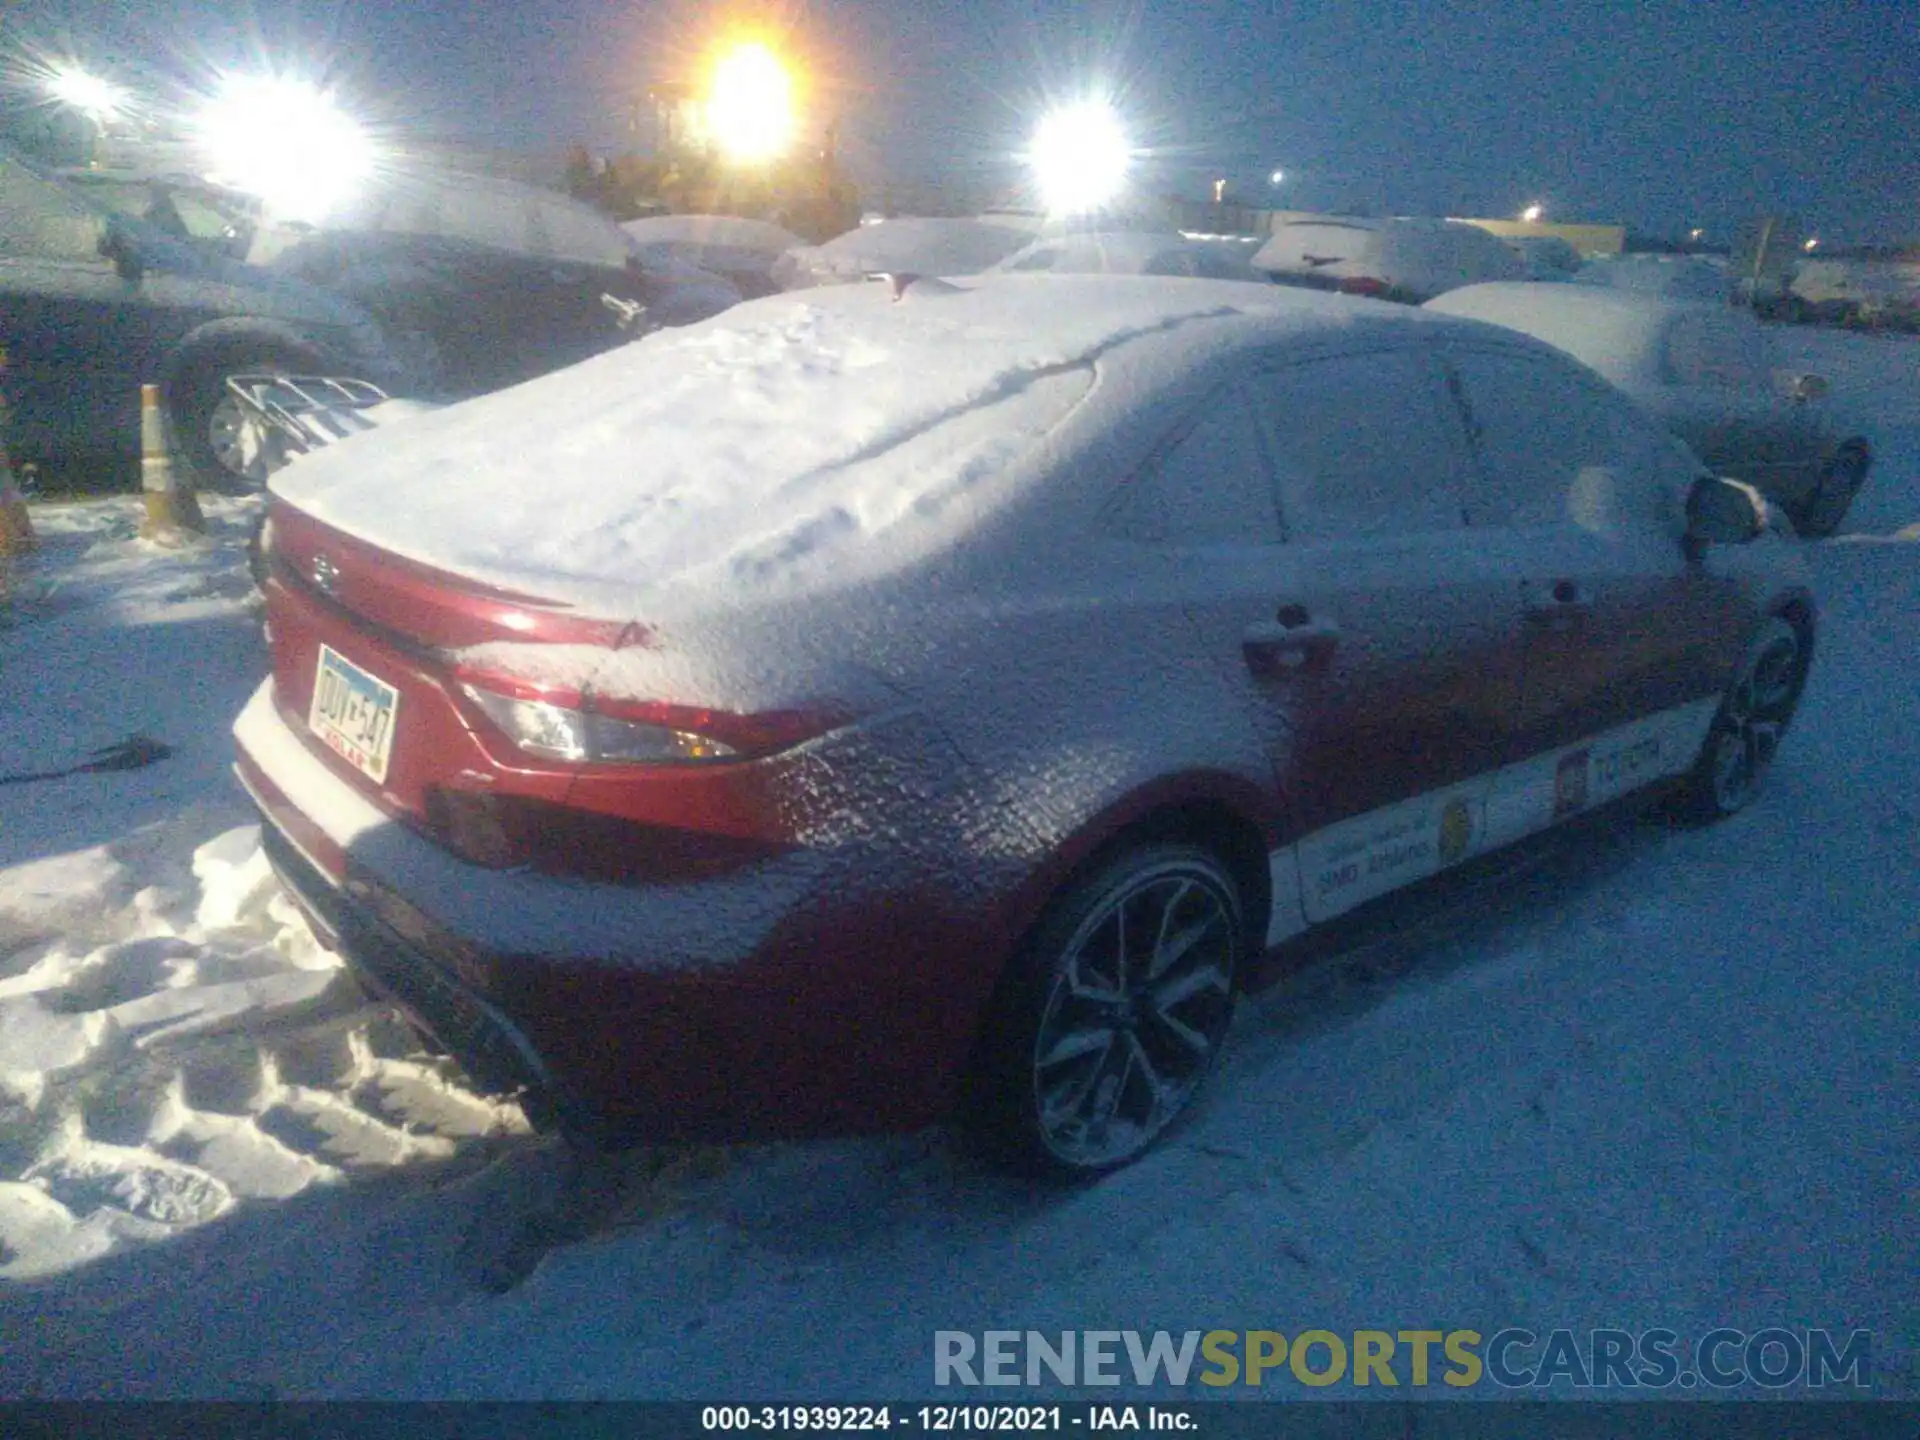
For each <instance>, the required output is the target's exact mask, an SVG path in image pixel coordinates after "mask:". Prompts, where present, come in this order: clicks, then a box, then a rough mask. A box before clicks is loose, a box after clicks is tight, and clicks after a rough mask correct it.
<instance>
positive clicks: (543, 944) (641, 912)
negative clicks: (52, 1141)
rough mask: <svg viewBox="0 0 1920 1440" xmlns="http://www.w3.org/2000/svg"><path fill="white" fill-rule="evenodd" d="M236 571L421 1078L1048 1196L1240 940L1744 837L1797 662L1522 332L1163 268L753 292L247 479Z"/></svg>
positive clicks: (1150, 1072)
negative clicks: (1615, 855)
mask: <svg viewBox="0 0 1920 1440" xmlns="http://www.w3.org/2000/svg"><path fill="white" fill-rule="evenodd" d="M264 553H265V561H266V569H267V572H268V574H267V580H266V593H267V613H268V627H269V633H270V638H271V642H272V649H273V676H272V679H271V680H270V681H268V682H267V683H266V684H263V685H262V686H261V688H260V690H259V692H258V693H257V694H256V695H255V696H254V698H253V700H252V702H251V703H250V704H249V705H248V706H247V708H246V710H245V711H244V713H243V714H242V715H241V716H240V718H239V720H238V722H237V725H236V728H235V734H236V737H237V739H238V742H239V750H240V755H239V765H238V771H239V775H240V778H241V781H242V782H243V784H244V785H245V787H246V789H247V791H248V792H249V793H250V794H251V795H252V797H253V799H254V800H255V801H256V802H257V804H258V806H259V808H260V811H261V813H262V815H263V816H264V818H265V821H266V824H265V827H264V833H265V837H266V843H267V847H268V851H269V854H270V855H271V857H272V859H273V862H274V864H275V866H276V867H277V869H278V871H279V873H280V875H281V877H282V879H283V881H284V882H285V884H286V886H287V888H288V890H289V891H290V892H291V893H292V894H293V895H294V896H295V897H296V898H297V899H298V900H299V901H300V903H301V904H302V905H303V907H304V908H305V910H306V911H307V913H308V915H309V916H310V918H311V919H312V921H313V923H314V925H315V927H316V928H317V929H318V930H319V931H320V933H321V935H322V936H323V938H324V939H326V941H327V942H328V943H329V944H331V945H333V946H335V947H336V948H337V949H339V950H340V951H341V953H343V954H344V955H346V956H347V957H348V958H349V960H350V961H351V962H352V964H353V965H354V966H355V968H356V969H357V970H358V972H359V973H360V974H361V975H362V976H363V977H364V978H365V979H366V980H367V981H368V982H370V984H371V985H372V986H373V987H375V988H376V989H378V990H379V991H382V992H385V993H386V994H388V995H390V996H391V997H392V998H393V999H394V1000H395V1001H396V1002H398V1004H399V1005H400V1006H401V1007H402V1008H403V1009H405V1010H406V1011H407V1012H408V1013H409V1014H410V1015H411V1016H412V1017H413V1018H414V1020H415V1021H416V1022H417V1023H418V1025H419V1026H420V1027H421V1028H422V1029H423V1030H425V1031H426V1032H427V1033H428V1034H429V1035H430V1036H431V1037H433V1038H435V1039H437V1040H438V1041H439V1042H440V1043H442V1044H443V1045H444V1046H445V1047H446V1048H447V1049H448V1050H450V1051H451V1052H452V1053H453V1054H455V1055H456V1056H458V1057H459V1058H460V1059H461V1060H462V1061H463V1062H464V1064H465V1065H466V1067H467V1068H468V1069H469V1071H470V1072H471V1073H472V1075H473V1077H474V1078H475V1079H476V1080H477V1081H478V1082H480V1083H481V1084H483V1085H485V1086H489V1087H493V1088H497V1089H499V1090H501V1091H517V1092H519V1093H520V1094H521V1095H522V1096H523V1098H524V1100H525V1102H526V1104H527V1106H528V1108H529V1110H530V1112H531V1113H532V1114H533V1115H534V1116H535V1118H536V1120H537V1121H540V1122H543V1123H549V1124H554V1125H557V1126H558V1127H560V1128H561V1129H562V1130H563V1131H565V1132H567V1133H570V1134H574V1135H578V1136H591V1137H594V1138H595V1139H597V1140H601V1141H603V1142H604V1141H609V1140H612V1141H620V1140H646V1139H690V1138H707V1139H721V1138H749V1137H767V1136H776V1135H796V1134H820V1133H829V1132H840V1133H846V1132H857V1131H873V1130H880V1129H889V1128H904V1127H913V1126H919V1125H922V1124H925V1123H928V1122H932V1121H935V1120H938V1119H941V1118H944V1117H948V1116H953V1115H956V1114H957V1115H959V1116H960V1117H963V1118H964V1119H965V1121H966V1122H967V1123H969V1124H970V1125H971V1126H973V1127H974V1128H975V1129H977V1131H978V1132H979V1133H981V1134H982V1135H984V1136H987V1137H988V1138H990V1139H992V1140H993V1141H995V1142H996V1143H997V1146H998V1148H999V1149H1000V1151H1001V1152H1002V1153H1003V1154H1004V1155H1006V1156H1007V1157H1008V1158H1009V1159H1011V1160H1015V1161H1019V1162H1023V1163H1025V1164H1027V1165H1029V1166H1032V1167H1037V1168H1040V1169H1044V1170H1053V1171H1056V1172H1065V1173H1068V1174H1093V1173H1098V1172H1101V1171H1104V1170H1107V1169H1111V1168H1112V1167H1114V1166H1117V1165H1120V1164H1124V1163H1125V1162H1127V1161H1129V1160H1131V1159H1133V1158H1134V1157H1136V1156H1137V1155H1139V1154H1140V1153H1141V1152H1142V1151H1143V1150H1144V1149H1146V1148H1147V1147H1148V1146H1149V1145H1150V1144H1152V1143H1153V1141H1154V1140H1155V1139H1156V1138H1157V1137H1158V1136H1160V1135H1161V1134H1162V1133H1163V1132H1164V1131H1165V1129H1166V1128H1167V1126H1168V1125H1169V1124H1170V1123H1172V1122H1173V1121H1174V1120H1175V1119H1176V1118H1177V1117H1178V1116H1179V1115H1180V1114H1181V1113H1182V1112H1183V1111H1184V1110H1186V1109H1187V1108H1188V1106H1189V1105H1190V1103H1191V1101H1192V1100H1193V1098H1194V1096H1195V1094H1196V1093H1197V1092H1198V1090H1199V1089H1200V1087H1201V1085H1202V1083H1203V1082H1204V1081H1205V1079H1206V1077H1207V1075H1208V1074H1209V1072H1210V1071H1211V1069H1212V1068H1213V1065H1214V1061H1215V1059H1216V1056H1217V1054H1218V1052H1219V1049H1220V1047H1221V1044H1222V1042H1223V1040H1224V1038H1225V1036H1226V1034H1227V1030H1228V1024H1229V1020H1230V1017H1231V1014H1232V1006H1233V999H1234V995H1235V989H1236V981H1237V979H1238V978H1239V977H1240V976H1241V975H1242V974H1243V972H1244V971H1245V970H1246V969H1247V968H1248V967H1249V965H1250V962H1251V961H1253V960H1254V959H1256V958H1258V957H1259V956H1260V955H1261V954H1262V953H1263V952H1264V951H1266V950H1268V949H1269V948H1272V947H1278V946H1282V945H1284V944H1285V943H1286V942H1288V941H1290V940H1291V939H1293V938H1294V937H1296V936H1298V935H1300V934H1302V933H1303V932H1305V931H1307V930H1308V929H1309V928H1310V927H1312V926H1314V925H1317V924H1319V923H1321V922H1324V921H1327V920H1330V919H1332V918H1334V917H1336V916H1340V915H1343V914H1345V913H1346V912H1349V911H1352V910H1353V909H1355V907H1357V906H1360V905H1363V904H1364V903H1366V902H1368V901H1371V900H1374V899H1377V898H1378V897H1380V896H1383V895H1385V894H1386V893H1387V892H1389V891H1392V890H1394V889H1396V888H1398V887H1400V886H1403V885H1407V884H1409V883H1412V882H1414V881H1417V880H1421V879H1424V878H1426V877H1429V876H1432V875H1435V874H1436V873H1437V872H1439V871H1442V870H1444V869H1446V868H1448V867H1450V866H1454V865H1457V864H1459V863H1461V862H1463V861H1466V860H1469V859H1471V858H1473V857H1475V856H1479V855H1481V854H1483V853H1485V852H1486V851H1488V850H1490V849H1493V848H1495V847H1499V846H1503V845H1506V844H1509V843H1511V842H1514V841H1516V840H1519V839H1521V838H1522V837H1524V836H1527V835H1530V834H1532V833H1534V832H1537V831H1540V830H1543V829H1545V828H1547V827H1549V826H1551V825H1553V824H1555V823H1556V822H1557V821H1559V820H1561V819H1563V818H1565V817H1567V816H1570V815H1574V814H1577V813H1579V812H1581V811H1584V810H1587V809H1590V808H1591V807H1594V806H1598V805H1601V804H1603V803H1605V802H1607V801H1610V800H1612V799H1614V798H1615V797H1618V796H1621V795H1623V794H1625V793H1627V792H1629V791H1633V790H1637V789H1640V788H1642V787H1646V786H1650V785H1655V784H1660V783H1665V782H1678V783H1679V784H1680V785H1682V786H1683V787H1684V788H1685V792H1686V794H1687V796H1688V797H1689V800H1690V803H1691V804H1692V805H1693V806H1694V808H1695V809H1696V810H1697V812H1698V813H1700V814H1701V815H1703V816H1713V815H1717V814H1722V813H1726V812H1729V811H1732V810H1736V809H1738V808H1740V807H1741V806H1743V805H1745V804H1746V803H1747V802H1748V800H1749V799H1750V798H1751V797H1752V796H1753V795H1754V793H1755V790H1756V788H1757V786H1758V784H1759V782H1760V780H1761V778H1762V775H1763V774H1764V772H1765V771H1766V769H1767V766H1768V764H1769V762H1770V761H1771V759H1772V757H1773V755H1774V751H1775V749H1776V747H1777V745H1778V743H1779V740H1780V737H1781V734H1782V732H1783V730H1784V728H1785V726H1786V725H1787V723H1788V720H1789V719H1790V717H1791V715H1792V713H1793V710H1794V707H1795V703H1796V701H1797V699H1798V697H1799V693H1800V689H1801V686H1802V683H1803V681H1804V679H1805V675H1806V670H1807V665H1808V662H1809V659H1810V657H1811V653H1812V643H1813V635H1814V608H1813V603H1812V600H1811V598H1810V596H1809V593H1808V591H1807V588H1806V586H1805V584H1804V583H1803V580H1802V577H1801V572H1800V570H1799V568H1798V561H1797V559H1796V556H1795V553H1794V550H1793V548H1792V546H1791V545H1790V544H1789V543H1787V542H1786V541H1785V540H1783V539H1782V538H1781V536H1780V534H1779V533H1778V532H1777V530H1776V529H1775V527H1773V526H1772V525H1771V524H1770V523H1769V519H1768V516H1767V513H1766V510H1765V507H1764V503H1763V502H1761V501H1760V500H1759V499H1758V497H1757V496H1756V495H1755V494H1754V493H1753V492H1751V491H1749V490H1747V489H1745V488H1744V487H1741V486H1737V485H1733V484H1730V483H1728V482H1724V481H1720V480H1716V479H1713V478H1711V477H1708V476H1705V475H1704V474H1703V473H1702V471H1701V468H1700V466H1699V463H1698V462H1697V461H1696V460H1695V459H1694V458H1693V457H1692V456H1691V455H1690V454H1689V453H1688V452H1687V451H1686V450H1685V449H1683V448H1682V447H1680V446H1679V444H1678V443H1677V442H1675V441H1673V440H1672V439H1670V438H1669V437H1668V436H1667V435H1666V434H1665V432H1664V431H1663V430H1662V429H1661V427H1660V426H1658V425H1657V424H1656V423H1654V422H1653V421H1651V420H1650V419H1648V418H1647V417H1646V416H1645V415H1644V414H1643V413H1642V412H1640V411H1639V410H1637V409H1636V408H1635V407H1634V406H1633V405H1632V404H1631V403H1630V402H1629V401H1627V400H1626V399H1624V398H1623V397H1622V396H1621V395H1620V394H1619V393H1618V392H1616V391H1613V390H1611V389H1610V388H1608V387H1607V386H1606V385H1605V383H1604V382H1602V381H1601V380H1599V379H1598V378H1597V377H1595V376H1593V375H1591V374H1590V373H1589V372H1587V371H1585V370H1583V369H1582V368H1580V367H1579V366H1577V365H1575V364H1574V363H1573V362H1571V361H1569V360H1567V359H1565V358H1564V357H1562V356H1560V355H1558V354H1557V353H1555V352H1553V351H1552V350H1550V349H1548V348H1547V347H1545V346H1543V345H1540V344H1538V343H1536V342H1533V341H1530V340H1528V339H1527V338H1526V337H1523V336H1519V335H1516V334H1514V333H1512V332H1509V331H1502V330H1498V329H1495V328H1493V327H1489V326H1483V325H1479V324H1476V323H1473V322H1469V321H1461V320H1452V319H1447V318H1444V317H1441V316H1437V315H1432V314H1423V313H1421V312H1419V311H1415V310H1410V309H1407V308H1405V307H1400V306H1392V305H1386V304H1376V303H1374V302H1371V301H1365V300H1357V299H1352V298H1348V297H1339V296H1328V295H1319V294H1315V293H1309V292H1302V291H1296V290H1286V289H1279V288H1273V287H1260V286H1253V285H1239V284H1234V283H1230V282H1212V281H1198V280H1157V279H1136V278H1118V277H1061V276H1041V277H1026V276H1003V277H991V278H983V279H980V280H977V281H972V280H970V281H966V282H961V283H942V282H938V281H921V282H912V283H902V284H898V285H895V286H891V287H890V286H887V285H874V286H872V287H841V288H836V289H832V290H826V291H815V292H809V293H808V294H807V295H806V296H804V297H794V296H779V297H773V298H770V299H767V300H762V301H756V302H753V303H751V304H748V305H743V306H740V307H738V308H736V309H734V310H732V311H730V312H728V313H727V314H725V315H723V316H721V317H719V318H717V319H715V320H713V321H710V322H707V323H705V324H703V325H700V326H695V327H692V328H690V329H687V330H684V331H679V332H674V333H665V334H661V335H656V336H653V337H650V338H648V339H646V340H644V341H641V342H639V343H637V344H635V345H632V346H630V347H628V348H626V349H623V350H620V351H616V352H614V353H611V354H608V355H604V356H601V357H599V358H598V359H595V360H592V361H589V362H587V363H586V364H584V365H581V366H578V367H576V368H574V369H571V370H568V371H565V372H562V373H559V374H555V375H552V376H548V377H546V378H544V379H540V380H536V381H534V382H532V383H530V384H527V385H523V386H521V387H518V388H517V389H514V390H510V391H507V392H504V393H501V394H499V395H495V396H492V397H488V398H486V399H483V400H480V401H475V402H472V403H469V404H466V405H462V406H457V407H454V408H452V409H448V410H445V411H441V412H438V413H435V414H431V415H427V416H423V417H419V418H416V419H412V420H409V421H408V422H407V423H406V424H405V425H402V426H395V427H392V428H391V429H389V430H383V431H378V432H375V433H373V434H370V435H368V436H364V437H361V438H358V439H355V440H352V441H349V442H347V443H345V444H343V445H340V446H337V447H334V448H331V449H329V450H327V451H324V452H321V453H319V454H317V455H314V456H310V457H308V458H306V459H303V460H301V461H299V462H297V463H296V464H295V465H293V466H292V467H291V468H290V469H288V470H287V471H286V472H284V473H283V474H282V475H280V476H278V477H276V480H275V482H274V497H273V500H272V508H271V517H270V521H269V526H268V530H267V534H266V537H265V540H264Z"/></svg>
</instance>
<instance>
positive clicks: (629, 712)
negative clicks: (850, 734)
mask: <svg viewBox="0 0 1920 1440" xmlns="http://www.w3.org/2000/svg"><path fill="white" fill-rule="evenodd" d="M454 678H455V679H457V680H458V681H460V683H461V688H462V689H463V690H464V691H465V692H466V695H467V697H468V698H469V699H470V700H472V701H473V703H474V704H475V705H476V706H477V707H478V708H479V709H480V711H481V713H482V714H484V715H485V716H486V718H487V720H488V721H489V722H491V724H492V725H493V728H494V729H496V730H498V731H499V732H500V733H501V734H502V735H504V736H505V737H506V738H507V739H509V740H511V741H512V742H513V743H514V745H515V746H516V747H518V748H519V749H521V750H523V751H525V752H526V753H528V754H530V755H537V756H539V757H541V758H542V759H548V760H562V761H568V762H571V763H575V764H608V765H649V764H651V765H686V764H711V763H714V762H716V761H731V760H752V759H757V758H759V757H760V756H763V755H770V754H773V753H774V752H775V751H779V750H786V749H790V748H792V747H793V746H795V745H800V744H804V743H805V742H806V741H808V740H811V739H814V738H815V737H816V736H820V735H824V734H826V733H827V732H828V731H830V730H835V729H838V728H839V727H840V726H842V725H845V724H846V723H847V722H848V721H849V720H851V719H852V718H853V717H852V714H851V712H850V711H848V710H847V709H845V708H844V707H841V706H837V705H818V706H810V707H807V708H802V709H787V710H765V711H759V712H755V713H751V714H741V713H738V712H735V711H729V710H715V709H712V708H709V707H704V706H691V705H675V704H670V703H668V702H665V701H659V700H621V699H614V698H611V697H608V696H604V695H594V694H592V693H590V692H589V691H587V690H584V689H581V688H579V687H574V686H568V685H565V684H560V683H549V682H543V681H537V680H529V679H526V678H523V677H521V676H514V675H502V674H499V673H497V672H494V671H490V670H483V669H478V668H476V667H473V666H461V667H459V668H457V669H456V670H455V671H454Z"/></svg>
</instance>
